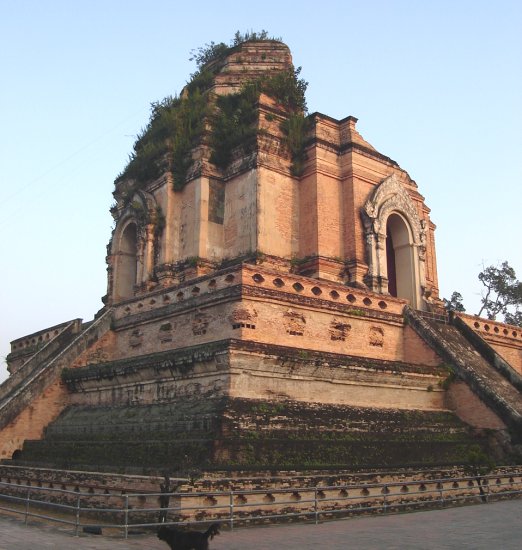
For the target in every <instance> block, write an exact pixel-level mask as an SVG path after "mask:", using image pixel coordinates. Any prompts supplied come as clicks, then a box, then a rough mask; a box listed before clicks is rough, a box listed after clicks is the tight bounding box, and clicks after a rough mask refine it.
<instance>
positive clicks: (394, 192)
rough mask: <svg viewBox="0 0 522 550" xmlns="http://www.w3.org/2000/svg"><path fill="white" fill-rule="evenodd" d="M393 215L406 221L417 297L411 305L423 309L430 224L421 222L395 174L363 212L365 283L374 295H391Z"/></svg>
mask: <svg viewBox="0 0 522 550" xmlns="http://www.w3.org/2000/svg"><path fill="white" fill-rule="evenodd" d="M391 214H398V215H399V216H400V217H401V218H403V220H404V221H405V223H406V226H407V228H408V231H409V234H410V245H411V247H412V254H413V257H414V263H415V265H414V273H413V277H414V279H415V296H414V297H413V299H412V304H411V305H412V306H413V307H415V308H420V306H421V304H420V301H421V296H422V292H423V289H424V288H425V286H426V282H425V257H426V231H427V224H426V221H425V220H421V219H420V218H419V214H418V212H417V208H416V207H415V204H414V203H413V200H412V199H411V197H410V195H409V193H408V192H407V190H406V189H405V188H404V187H403V185H402V184H401V183H400V181H399V179H398V177H397V175H396V174H392V175H391V176H388V177H387V178H386V179H384V180H383V181H382V182H381V183H380V185H379V186H378V187H377V188H376V189H375V191H374V192H373V194H372V196H371V197H370V198H369V199H368V200H367V201H366V204H365V205H364V207H363V208H362V211H361V216H362V220H363V225H364V235H365V241H366V251H367V260H368V275H367V276H366V280H365V282H366V284H367V285H368V287H369V288H370V289H371V290H373V291H375V292H381V293H383V294H387V293H388V268H387V263H386V225H387V220H388V218H389V216H390V215H391Z"/></svg>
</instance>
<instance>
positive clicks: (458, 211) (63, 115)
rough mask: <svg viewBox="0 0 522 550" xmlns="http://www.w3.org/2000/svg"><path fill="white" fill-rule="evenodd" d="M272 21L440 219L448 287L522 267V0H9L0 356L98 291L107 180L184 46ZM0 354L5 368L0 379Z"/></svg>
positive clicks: (169, 86)
mask: <svg viewBox="0 0 522 550" xmlns="http://www.w3.org/2000/svg"><path fill="white" fill-rule="evenodd" d="M263 28H264V29H267V30H268V31H269V32H270V34H272V35H275V36H281V37H282V38H283V40H284V41H285V42H286V43H287V44H288V45H289V46H290V48H291V50H292V53H293V58H294V63H295V64H296V65H302V67H303V70H302V76H303V77H304V78H305V79H306V80H308V81H309V83H310V85H309V89H308V94H307V95H308V106H309V109H310V111H312V112H313V111H320V112H322V113H325V114H328V115H330V116H333V117H336V118H343V117H345V116H348V115H353V116H355V117H357V118H359V123H358V129H359V131H360V132H361V134H362V135H363V136H364V138H365V139H366V140H367V141H369V142H370V143H371V144H372V145H373V146H374V147H376V148H377V149H378V150H379V151H380V152H382V153H383V154H385V155H387V156H390V157H391V158H393V159H394V160H396V161H397V162H398V163H399V164H400V165H401V167H402V168H404V169H405V170H407V171H408V172H409V174H410V176H411V177H412V178H413V179H415V180H416V182H417V183H418V185H419V190H420V192H421V193H422V194H423V195H424V196H425V197H426V202H427V204H428V206H429V207H430V208H431V209H432V219H433V221H434V222H435V223H436V224H437V232H436V239H437V241H436V243H437V256H438V268H439V279H440V285H441V294H442V295H443V296H449V295H450V294H451V292H452V290H454V289H459V290H460V291H461V292H462V294H463V295H464V298H465V304H466V305H467V306H468V310H469V311H470V312H472V313H476V312H477V310H478V307H479V306H478V303H479V292H480V286H479V283H478V281H477V273H478V272H479V271H480V270H481V266H482V263H485V264H486V265H488V264H491V263H496V262H497V261H502V260H505V259H507V260H508V261H509V262H510V263H511V264H512V265H513V267H515V269H516V270H517V272H518V275H519V277H522V252H521V245H520V238H521V236H522V232H521V229H522V221H521V219H520V216H519V208H520V184H521V182H522V160H521V159H522V130H521V127H522V32H521V29H522V2H521V1H519V0H517V1H508V0H496V1H495V2H492V1H483V0H473V1H468V0H461V1H459V0H453V1H447V0H438V1H436V2H435V1H433V2H428V1H421V0H418V1H413V0H411V1H393V0H390V1H383V0H381V1H374V2H361V1H360V0H358V1H352V0H343V1H327V0H326V1H323V2H311V1H306V0H304V1H300V2H296V1H284V0H278V1H272V0H268V1H264V2H261V3H260V2H256V3H252V4H249V3H245V2H232V1H227V0H221V1H220V2H211V1H206V0H200V1H198V2H192V3H187V2H183V3H182V2H174V1H170V2H169V1H166V0H163V1H161V0H148V1H146V2H145V1H141V2H139V1H129V0H113V1H111V0H103V1H98V0H89V1H81V0H76V1H74V0H68V1H65V0H64V1H53V0H47V1H45V0H39V1H37V0H32V1H31V0H0V67H1V72H0V79H1V80H0V82H1V86H0V205H1V216H0V228H1V231H2V235H3V238H2V239H1V247H2V248H1V251H0V253H1V257H2V285H1V291H0V299H1V303H2V308H1V314H0V355H1V356H5V355H7V353H8V352H9V341H10V340H12V339H14V338H17V337H20V336H23V335H24V334H27V333H30V332H32V331H35V330H38V329H41V328H45V327H46V326H49V325H52V324H56V323H59V322H62V321H65V320H68V319H72V318H75V317H81V318H83V319H85V320H88V319H91V318H92V316H93V314H94V313H95V312H96V311H97V310H98V309H99V308H100V307H101V305H102V304H101V302H100V297H101V296H102V295H104V294H105V284H106V283H105V274H106V273H105V246H106V244H107V242H108V240H109V238H110V231H111V223H112V220H111V217H110V215H109V212H108V211H109V207H110V204H111V202H112V196H111V192H112V187H113V180H114V178H115V177H116V176H117V174H118V173H119V172H120V171H121V170H122V168H123V167H124V165H125V163H126V159H127V155H128V153H129V152H130V151H131V148H132V144H133V141H134V136H135V135H136V134H137V133H138V131H139V130H140V128H142V127H143V126H144V125H145V124H146V122H147V119H148V112H149V104H150V102H152V101H155V100H158V99H161V98H163V97H165V96H166V95H169V94H174V93H176V92H179V91H180V90H181V88H182V87H183V85H184V84H185V82H186V81H187V79H188V78H189V75H190V73H191V72H193V71H194V70H195V67H194V64H193V63H192V62H190V61H189V57H190V51H191V50H192V49H194V48H197V47H198V46H201V45H204V44H205V43H207V42H210V41H211V40H214V41H216V42H219V41H225V42H228V41H229V40H230V39H231V38H232V37H233V35H234V33H235V31H236V30H240V31H246V30H250V29H253V30H260V29H263ZM5 375H6V372H5V369H4V367H3V366H2V367H0V380H1V379H2V378H3V377H5Z"/></svg>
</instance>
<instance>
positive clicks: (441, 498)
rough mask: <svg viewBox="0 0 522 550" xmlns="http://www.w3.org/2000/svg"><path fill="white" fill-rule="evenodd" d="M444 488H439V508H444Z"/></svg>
mask: <svg viewBox="0 0 522 550" xmlns="http://www.w3.org/2000/svg"><path fill="white" fill-rule="evenodd" d="M443 491H444V488H443V487H442V483H441V486H440V487H439V501H440V507H441V508H444V495H443Z"/></svg>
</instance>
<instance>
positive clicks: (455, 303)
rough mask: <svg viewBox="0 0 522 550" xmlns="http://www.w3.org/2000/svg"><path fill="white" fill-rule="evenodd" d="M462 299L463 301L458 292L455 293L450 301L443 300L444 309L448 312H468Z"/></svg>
mask: <svg viewBox="0 0 522 550" xmlns="http://www.w3.org/2000/svg"><path fill="white" fill-rule="evenodd" d="M462 299H463V298H462V294H461V293H460V292H457V291H455V292H454V293H453V294H452V295H451V298H450V299H449V300H448V299H447V298H443V300H444V307H445V308H446V311H460V312H464V311H466V308H465V307H464V304H463V303H462Z"/></svg>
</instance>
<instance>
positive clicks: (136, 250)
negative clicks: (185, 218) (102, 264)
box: [108, 191, 158, 303]
mask: <svg viewBox="0 0 522 550" xmlns="http://www.w3.org/2000/svg"><path fill="white" fill-rule="evenodd" d="M157 212H158V206H157V203H156V200H155V199H154V197H153V196H152V195H151V194H150V193H147V192H145V191H137V192H136V193H134V195H133V196H132V199H131V200H130V201H129V202H128V204H127V205H126V206H125V208H124V209H123V210H121V211H120V212H119V214H118V215H117V220H116V227H115V228H114V232H113V235H112V239H111V243H110V245H109V249H110V251H109V259H108V262H109V296H110V297H111V302H112V303H115V302H119V301H121V300H125V299H128V298H132V297H133V296H134V292H135V287H136V286H140V285H142V284H144V283H146V282H147V281H148V280H149V279H150V278H151V276H152V273H153V269H154V253H155V250H154V247H155V246H154V240H155V239H154V229H155V225H154V224H155V221H156V222H157V215H158V214H157Z"/></svg>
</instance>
